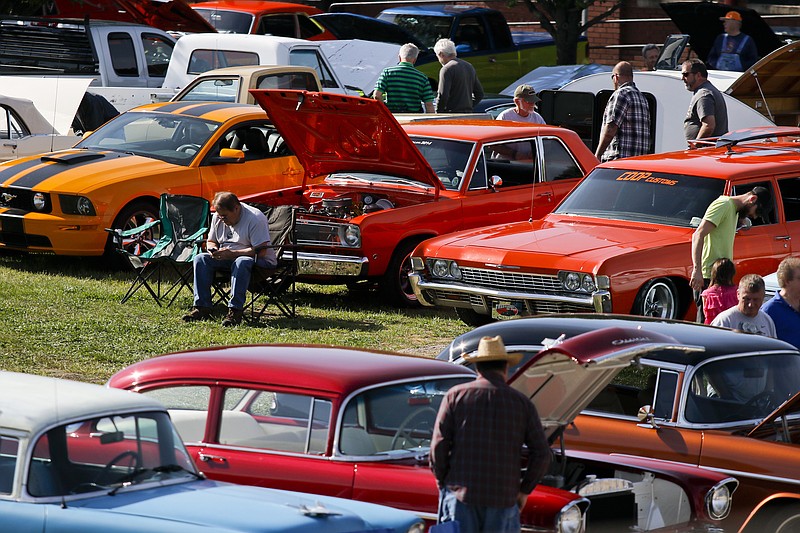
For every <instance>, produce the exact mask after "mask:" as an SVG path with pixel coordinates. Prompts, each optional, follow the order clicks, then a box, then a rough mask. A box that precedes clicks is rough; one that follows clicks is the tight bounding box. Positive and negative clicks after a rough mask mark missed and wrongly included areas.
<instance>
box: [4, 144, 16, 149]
mask: <svg viewBox="0 0 800 533" xmlns="http://www.w3.org/2000/svg"><path fill="white" fill-rule="evenodd" d="M3 146H5V147H6V148H16V147H17V143H3Z"/></svg>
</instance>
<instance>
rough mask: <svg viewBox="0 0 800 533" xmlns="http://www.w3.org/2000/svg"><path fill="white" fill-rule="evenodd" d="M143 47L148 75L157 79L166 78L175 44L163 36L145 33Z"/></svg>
mask: <svg viewBox="0 0 800 533" xmlns="http://www.w3.org/2000/svg"><path fill="white" fill-rule="evenodd" d="M142 47H143V48H144V57H145V61H147V74H148V75H149V76H152V77H155V78H163V77H164V76H166V74H167V67H168V66H169V58H170V57H172V48H173V44H172V43H171V42H170V41H168V40H167V39H165V38H164V37H163V36H161V35H157V34H155V33H143V34H142Z"/></svg>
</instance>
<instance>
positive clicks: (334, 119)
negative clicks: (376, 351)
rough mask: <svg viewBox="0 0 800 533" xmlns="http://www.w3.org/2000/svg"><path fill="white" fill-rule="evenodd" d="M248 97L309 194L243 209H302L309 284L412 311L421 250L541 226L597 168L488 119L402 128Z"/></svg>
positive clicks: (563, 145) (326, 99)
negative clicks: (361, 286) (413, 268)
mask: <svg viewBox="0 0 800 533" xmlns="http://www.w3.org/2000/svg"><path fill="white" fill-rule="evenodd" d="M251 94H253V96H254V97H255V99H256V101H257V102H258V103H259V104H260V105H261V106H262V107H263V108H264V109H266V110H267V114H268V115H269V117H270V118H271V119H272V121H273V122H274V124H275V127H276V128H277V130H278V131H279V132H280V135H281V136H282V137H283V140H284V141H285V142H286V145H287V146H288V147H289V148H290V149H291V151H292V152H293V153H294V154H295V155H296V156H297V158H298V159H299V160H300V162H301V164H302V165H303V167H304V168H305V171H306V172H305V177H304V181H303V184H302V186H298V187H295V188H291V189H283V190H278V191H266V192H264V193H263V194H257V195H253V196H249V197H247V198H245V200H246V201H248V202H253V203H262V204H269V205H276V204H290V205H295V206H297V207H298V209H299V211H298V216H297V240H298V245H299V247H300V251H299V254H298V260H299V265H298V266H299V274H300V277H301V278H302V279H303V280H304V281H308V282H316V283H335V284H347V285H353V284H356V283H358V282H366V283H369V284H379V285H380V287H381V289H382V290H383V291H384V296H385V297H386V298H385V299H386V300H387V301H388V302H390V303H393V304H395V305H399V306H404V305H416V304H417V301H416V296H415V295H414V292H413V291H412V290H411V287H410V285H409V284H408V272H409V270H410V262H409V259H408V257H409V255H410V253H411V251H412V250H413V249H414V248H415V247H416V245H417V244H419V243H420V242H422V241H423V240H425V239H428V238H430V237H435V236H437V235H442V234H445V233H450V232H453V231H458V230H463V229H469V228H476V227H480V226H486V225H489V224H500V223H506V222H516V221H522V220H528V219H530V218H541V217H542V216H544V215H545V214H547V213H549V212H550V211H551V210H552V209H553V208H554V207H555V206H556V204H558V202H559V201H560V200H561V198H563V197H564V196H565V195H566V194H567V193H568V192H569V191H570V190H571V189H572V187H573V186H574V185H575V184H576V183H577V182H578V181H579V180H580V178H582V177H583V176H584V175H585V174H586V173H587V172H588V171H590V170H591V169H592V168H594V166H595V165H597V164H598V161H597V158H595V157H594V155H593V154H592V153H591V152H590V151H589V149H588V148H586V146H585V145H584V144H583V142H582V141H581V139H580V137H578V135H577V134H576V133H574V132H573V131H570V130H567V129H564V128H558V127H554V126H541V125H530V124H521V123H516V122H509V121H494V120H488V119H487V120H461V119H459V120H442V119H436V120H420V121H415V122H410V123H406V124H404V125H403V126H400V124H398V122H397V120H395V118H394V117H393V116H392V114H391V113H390V112H389V110H388V109H387V108H386V106H385V105H383V103H381V102H377V101H375V100H372V99H369V98H357V97H353V96H343V95H338V94H330V93H313V92H299V91H275V90H253V91H251ZM420 117H424V115H420ZM513 153H515V154H517V158H514V159H512V158H511V155H512V154H513ZM503 154H506V155H503Z"/></svg>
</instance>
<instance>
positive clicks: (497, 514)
mask: <svg viewBox="0 0 800 533" xmlns="http://www.w3.org/2000/svg"><path fill="white" fill-rule="evenodd" d="M521 357H522V354H519V353H512V354H509V353H507V352H506V348H505V345H504V344H503V340H502V339H501V338H500V337H483V338H482V339H481V341H480V344H479V345H478V352H477V354H475V355H471V356H465V360H466V361H467V362H470V363H474V364H475V370H477V372H478V378H477V379H476V380H475V381H472V382H469V383H465V384H463V385H458V386H456V387H453V388H452V389H450V390H449V391H448V392H447V394H446V395H445V397H444V399H443V400H442V404H441V406H440V408H439V414H438V416H437V417H436V424H435V426H434V429H433V438H432V440H431V468H432V470H433V473H434V475H435V476H436V481H437V483H438V485H439V492H440V495H439V522H440V523H444V522H453V521H455V522H458V528H459V531H460V532H461V533H470V532H479V531H492V532H506V531H508V532H512V531H513V532H515V533H518V532H519V530H520V510H521V509H522V507H523V506H524V505H525V502H526V501H527V498H528V494H530V493H531V491H533V489H534V487H535V486H536V483H537V482H538V481H539V479H540V478H541V477H542V476H543V475H544V474H545V472H546V471H547V467H548V466H549V464H550V448H549V446H548V444H547V439H546V438H545V435H544V431H543V429H542V423H541V421H540V420H539V414H538V413H537V412H536V408H535V407H534V405H533V403H531V401H530V400H529V399H528V398H527V397H525V395H524V394H522V393H520V392H519V391H516V390H514V389H513V388H511V387H510V386H509V385H508V384H507V383H506V378H507V374H508V367H509V365H516V364H518V363H519V361H520V359H521ZM523 445H527V447H528V452H529V460H528V468H527V470H526V471H525V473H524V474H523V475H522V476H520V468H521V464H522V446H523Z"/></svg>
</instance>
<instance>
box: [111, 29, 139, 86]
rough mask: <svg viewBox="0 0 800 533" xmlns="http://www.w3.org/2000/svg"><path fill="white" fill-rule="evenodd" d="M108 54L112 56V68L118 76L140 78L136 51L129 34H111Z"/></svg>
mask: <svg viewBox="0 0 800 533" xmlns="http://www.w3.org/2000/svg"><path fill="white" fill-rule="evenodd" d="M108 52H109V54H111V66H112V68H113V69H114V73H116V75H117V76H122V77H137V76H139V66H138V65H137V64H136V49H135V48H134V46H133V39H132V38H131V36H130V35H129V34H127V33H124V32H113V33H109V34H108Z"/></svg>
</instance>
